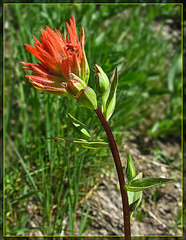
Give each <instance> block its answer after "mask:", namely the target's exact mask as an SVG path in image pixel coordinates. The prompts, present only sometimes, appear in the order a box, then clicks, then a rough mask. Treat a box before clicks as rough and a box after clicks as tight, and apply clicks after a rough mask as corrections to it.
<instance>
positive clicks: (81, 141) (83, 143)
mask: <svg viewBox="0 0 186 240" xmlns="http://www.w3.org/2000/svg"><path fill="white" fill-rule="evenodd" d="M46 139H56V140H63V141H66V142H71V143H74V144H78V145H80V146H81V147H84V148H89V149H98V148H102V147H107V146H108V143H107V142H103V141H87V140H86V139H78V138H67V137H51V138H46Z"/></svg>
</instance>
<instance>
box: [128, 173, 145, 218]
mask: <svg viewBox="0 0 186 240" xmlns="http://www.w3.org/2000/svg"><path fill="white" fill-rule="evenodd" d="M141 178H142V172H140V173H139V174H138V175H137V176H136V177H135V178H134V179H135V180H137V179H141ZM127 195H128V199H129V211H130V217H132V215H133V213H134V211H135V210H136V209H137V207H138V206H139V204H140V202H141V200H142V191H139V192H129V191H127Z"/></svg>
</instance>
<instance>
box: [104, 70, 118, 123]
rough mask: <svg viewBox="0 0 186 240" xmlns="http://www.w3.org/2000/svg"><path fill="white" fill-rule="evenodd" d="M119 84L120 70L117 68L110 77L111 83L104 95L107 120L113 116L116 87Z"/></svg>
mask: <svg viewBox="0 0 186 240" xmlns="http://www.w3.org/2000/svg"><path fill="white" fill-rule="evenodd" d="M117 85H118V70H117V68H116V70H115V72H114V74H113V76H112V77H111V79H110V84H109V87H108V89H107V91H106V92H105V94H104V95H103V97H102V103H103V105H102V112H103V115H104V117H105V119H106V120H109V118H110V117H111V116H112V114H113V112H114V109H115V105H116V89H117Z"/></svg>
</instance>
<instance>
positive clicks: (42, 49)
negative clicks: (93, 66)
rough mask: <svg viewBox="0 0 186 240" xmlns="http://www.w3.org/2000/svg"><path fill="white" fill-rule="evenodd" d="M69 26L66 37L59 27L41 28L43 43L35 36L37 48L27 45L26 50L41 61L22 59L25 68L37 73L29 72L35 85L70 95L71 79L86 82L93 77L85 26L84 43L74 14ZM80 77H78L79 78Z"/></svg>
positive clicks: (82, 34) (52, 91)
mask: <svg viewBox="0 0 186 240" xmlns="http://www.w3.org/2000/svg"><path fill="white" fill-rule="evenodd" d="M66 25H67V30H68V31H67V35H66V40H65V39H64V38H63V37H62V35H61V33H60V31H59V30H56V29H55V32H54V31H53V30H52V29H50V28H49V27H48V26H47V27H46V31H45V30H43V29H41V33H42V37H41V43H40V42H39V41H38V40H37V38H36V37H35V36H33V37H34V39H35V44H34V46H35V48H34V47H32V46H30V45H27V44H25V45H26V47H27V48H26V49H27V50H28V51H29V52H31V53H32V54H33V55H34V56H35V57H37V58H38V59H39V61H40V63H37V64H32V63H26V62H22V64H23V65H25V67H24V68H25V69H27V70H31V71H33V72H34V73H35V74H36V75H26V77H27V78H28V79H29V81H30V82H31V83H32V85H33V86H34V87H35V88H37V89H39V90H42V91H47V92H51V93H53V94H57V95H63V96H69V93H68V92H67V90H66V87H67V85H68V82H69V80H74V79H75V81H78V80H77V79H79V78H80V79H81V80H82V81H83V82H84V83H85V85H86V84H87V83H88V79H89V67H88V63H87V60H86V56H85V52H84V42H85V34H84V29H83V28H82V31H81V36H80V42H79V39H78V36H77V31H76V25H75V18H74V16H73V15H72V19H70V26H69V24H68V23H66ZM76 76H77V77H76Z"/></svg>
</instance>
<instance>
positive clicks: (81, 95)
mask: <svg viewBox="0 0 186 240" xmlns="http://www.w3.org/2000/svg"><path fill="white" fill-rule="evenodd" d="M76 99H77V103H78V104H79V105H80V106H82V107H86V108H89V109H91V110H95V109H96V108H97V98H96V93H95V92H94V90H93V89H92V88H90V87H88V86H87V87H85V88H84V89H81V90H80V91H79V92H78V94H77V95H76Z"/></svg>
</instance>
